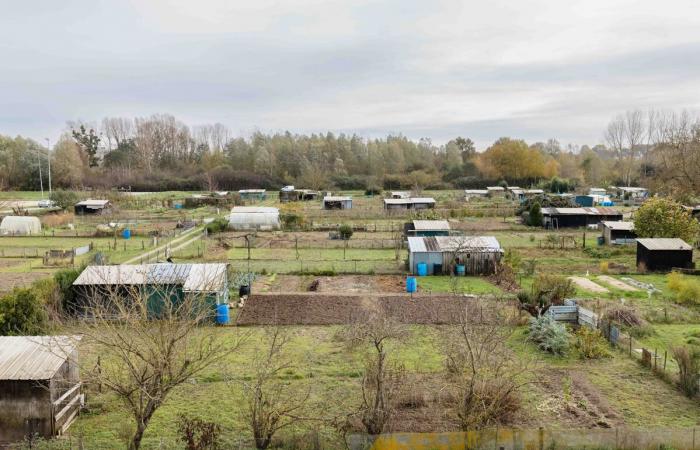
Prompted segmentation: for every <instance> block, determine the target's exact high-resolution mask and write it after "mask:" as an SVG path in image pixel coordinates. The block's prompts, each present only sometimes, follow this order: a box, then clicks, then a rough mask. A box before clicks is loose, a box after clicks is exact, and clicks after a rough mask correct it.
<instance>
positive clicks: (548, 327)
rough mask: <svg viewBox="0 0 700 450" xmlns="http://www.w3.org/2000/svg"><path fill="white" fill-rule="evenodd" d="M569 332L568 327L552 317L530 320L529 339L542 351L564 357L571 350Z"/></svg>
mask: <svg viewBox="0 0 700 450" xmlns="http://www.w3.org/2000/svg"><path fill="white" fill-rule="evenodd" d="M569 338H570V336H569V332H568V331H567V330H566V327H565V326H564V325H562V324H560V323H559V322H557V321H555V320H554V319H553V318H552V317H551V316H541V317H537V318H533V319H531V320H530V337H529V339H530V340H531V341H532V342H534V343H535V344H537V347H539V349H540V350H542V351H545V352H549V353H552V354H554V355H562V354H564V353H566V351H567V350H568V349H569Z"/></svg>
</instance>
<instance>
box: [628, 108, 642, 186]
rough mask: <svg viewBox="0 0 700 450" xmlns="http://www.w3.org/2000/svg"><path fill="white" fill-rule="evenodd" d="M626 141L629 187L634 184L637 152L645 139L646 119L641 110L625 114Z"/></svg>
mask: <svg viewBox="0 0 700 450" xmlns="http://www.w3.org/2000/svg"><path fill="white" fill-rule="evenodd" d="M625 139H626V141H627V164H626V167H625V170H626V174H625V178H626V181H627V186H629V185H630V184H631V183H632V172H633V170H634V166H635V163H636V161H637V152H638V151H639V146H640V145H641V144H642V141H643V139H644V119H643V117H642V112H641V111H639V110H634V111H627V112H626V113H625Z"/></svg>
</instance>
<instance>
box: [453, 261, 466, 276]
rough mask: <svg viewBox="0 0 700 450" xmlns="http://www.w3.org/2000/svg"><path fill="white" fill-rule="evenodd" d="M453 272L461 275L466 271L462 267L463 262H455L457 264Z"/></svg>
mask: <svg viewBox="0 0 700 450" xmlns="http://www.w3.org/2000/svg"><path fill="white" fill-rule="evenodd" d="M455 273H456V274H457V275H459V276H462V277H463V276H464V274H465V273H466V271H465V268H464V264H457V266H455Z"/></svg>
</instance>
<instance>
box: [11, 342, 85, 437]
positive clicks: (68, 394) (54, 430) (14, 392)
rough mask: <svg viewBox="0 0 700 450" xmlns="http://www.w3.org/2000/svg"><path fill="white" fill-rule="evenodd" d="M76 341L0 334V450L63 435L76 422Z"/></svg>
mask: <svg viewBox="0 0 700 450" xmlns="http://www.w3.org/2000/svg"><path fill="white" fill-rule="evenodd" d="M78 339H79V338H78V337H70V336H0V393H1V394H0V447H2V444H3V443H5V444H6V443H11V442H17V441H22V440H25V439H28V438H35V437H37V436H39V437H42V438H46V439H49V438H51V437H53V436H58V435H61V434H63V433H65V431H66V430H67V429H68V427H70V425H71V424H72V423H73V421H74V420H75V419H76V417H77V416H78V410H79V409H80V406H81V404H80V399H81V395H80V375H79V370H78V350H77V348H76V343H77V341H78Z"/></svg>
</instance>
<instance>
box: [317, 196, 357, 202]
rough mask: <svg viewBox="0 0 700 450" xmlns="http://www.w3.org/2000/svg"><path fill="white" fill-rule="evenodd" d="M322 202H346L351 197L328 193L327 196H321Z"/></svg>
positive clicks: (350, 199)
mask: <svg viewBox="0 0 700 450" xmlns="http://www.w3.org/2000/svg"><path fill="white" fill-rule="evenodd" d="M323 201H324V202H346V201H352V197H350V196H337V195H336V196H333V195H329V196H327V197H323Z"/></svg>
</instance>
